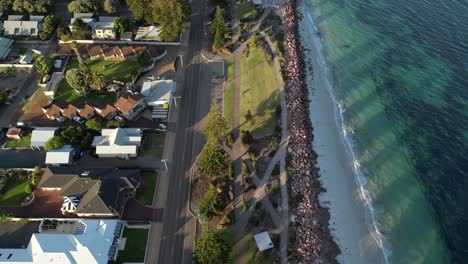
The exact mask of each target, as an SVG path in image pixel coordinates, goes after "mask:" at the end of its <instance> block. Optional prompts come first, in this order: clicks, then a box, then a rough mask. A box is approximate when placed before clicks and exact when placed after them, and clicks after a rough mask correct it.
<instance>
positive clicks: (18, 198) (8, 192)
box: [0, 177, 30, 205]
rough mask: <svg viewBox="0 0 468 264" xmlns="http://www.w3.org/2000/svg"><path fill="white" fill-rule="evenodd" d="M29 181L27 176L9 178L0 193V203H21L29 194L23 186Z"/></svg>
mask: <svg viewBox="0 0 468 264" xmlns="http://www.w3.org/2000/svg"><path fill="white" fill-rule="evenodd" d="M29 183H30V180H29V179H28V178H19V177H18V178H16V177H15V178H11V179H10V180H9V181H8V183H7V185H6V186H5V188H4V191H3V192H2V194H1V195H0V205H21V202H22V201H23V200H24V199H25V198H26V197H27V196H28V195H29V193H26V191H25V187H26V185H28V184H29Z"/></svg>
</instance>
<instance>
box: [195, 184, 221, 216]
mask: <svg viewBox="0 0 468 264" xmlns="http://www.w3.org/2000/svg"><path fill="white" fill-rule="evenodd" d="M223 208H224V202H223V200H222V199H221V196H220V195H219V194H218V192H217V191H216V189H215V187H214V186H213V185H210V187H209V188H208V191H206V193H205V194H204V195H203V198H202V200H201V201H200V204H199V205H198V212H199V213H200V215H202V216H203V217H205V218H207V219H209V218H211V217H212V216H214V215H220V214H222V209H223Z"/></svg>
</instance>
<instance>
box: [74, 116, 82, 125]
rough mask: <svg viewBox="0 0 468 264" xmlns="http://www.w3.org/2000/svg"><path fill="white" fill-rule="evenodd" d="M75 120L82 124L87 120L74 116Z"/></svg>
mask: <svg viewBox="0 0 468 264" xmlns="http://www.w3.org/2000/svg"><path fill="white" fill-rule="evenodd" d="M73 120H75V121H76V122H78V123H80V124H83V123H84V122H85V120H84V119H83V118H81V117H79V116H74V117H73Z"/></svg>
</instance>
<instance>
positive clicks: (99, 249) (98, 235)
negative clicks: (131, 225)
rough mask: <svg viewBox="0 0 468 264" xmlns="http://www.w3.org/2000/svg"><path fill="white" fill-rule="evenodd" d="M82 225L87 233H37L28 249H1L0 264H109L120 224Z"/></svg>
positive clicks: (85, 222) (98, 222)
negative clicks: (115, 235) (115, 234)
mask: <svg viewBox="0 0 468 264" xmlns="http://www.w3.org/2000/svg"><path fill="white" fill-rule="evenodd" d="M79 221H80V222H81V223H80V225H81V226H82V227H85V228H84V233H82V234H70V233H64V234H62V233H34V234H33V235H32V237H31V240H30V241H29V244H28V247H27V248H24V249H0V254H1V255H0V263H15V264H21V263H24V264H26V263H28V264H29V263H34V264H75V263H87V264H88V263H89V264H92V263H95V264H101V263H102V264H107V262H108V261H109V257H108V255H109V252H110V249H111V246H112V242H113V240H114V232H115V231H116V227H117V225H118V223H119V222H120V221H119V220H113V219H112V220H94V219H89V220H88V219H87V220H79ZM119 235H120V234H119ZM10 254H11V256H10ZM8 256H10V258H8Z"/></svg>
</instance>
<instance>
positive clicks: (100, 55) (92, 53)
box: [88, 45, 105, 60]
mask: <svg viewBox="0 0 468 264" xmlns="http://www.w3.org/2000/svg"><path fill="white" fill-rule="evenodd" d="M88 52H89V57H90V59H92V60H102V59H104V57H105V56H104V52H103V51H102V48H101V46H100V45H92V46H88Z"/></svg>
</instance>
